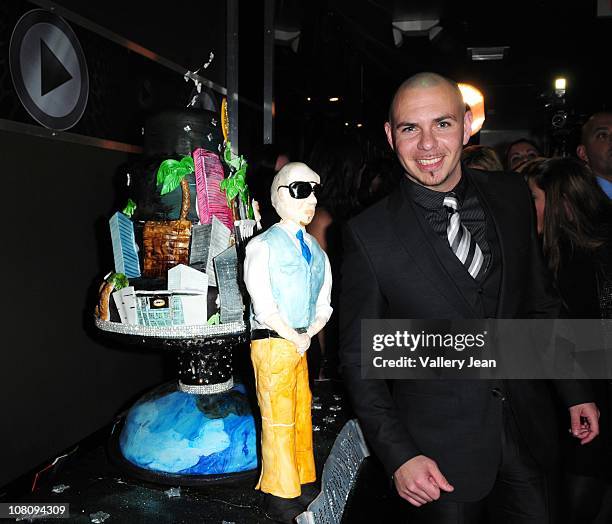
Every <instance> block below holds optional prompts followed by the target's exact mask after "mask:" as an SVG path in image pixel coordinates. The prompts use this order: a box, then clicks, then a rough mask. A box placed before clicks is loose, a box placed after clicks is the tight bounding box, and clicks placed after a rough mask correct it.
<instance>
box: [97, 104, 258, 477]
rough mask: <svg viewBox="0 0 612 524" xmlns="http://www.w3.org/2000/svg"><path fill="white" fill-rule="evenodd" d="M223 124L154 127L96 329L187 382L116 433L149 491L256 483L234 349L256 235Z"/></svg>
mask: <svg viewBox="0 0 612 524" xmlns="http://www.w3.org/2000/svg"><path fill="white" fill-rule="evenodd" d="M221 120H222V119H221V118H220V117H219V115H217V114H215V113H213V112H210V111H203V110H194V109H188V110H183V111H166V112H163V113H161V114H159V115H156V116H155V117H153V118H151V119H149V120H148V121H147V122H146V124H145V130H144V133H145V154H144V155H143V156H142V157H141V158H139V159H138V160H136V161H135V162H133V163H132V164H131V165H129V166H127V168H126V170H125V171H126V172H125V181H126V184H125V194H124V195H122V196H121V198H122V199H123V200H124V202H127V204H126V205H125V207H124V208H123V209H122V210H121V211H118V212H117V213H115V214H114V215H113V216H112V217H111V219H110V220H109V230H110V231H109V232H110V238H111V242H112V246H113V255H114V263H115V267H114V271H113V272H111V273H109V275H108V276H107V277H106V278H105V280H104V282H103V283H102V285H101V287H100V298H99V301H98V304H97V306H96V310H95V317H96V325H97V326H98V328H99V329H101V330H103V331H104V332H106V333H110V335H109V336H112V337H115V338H117V339H120V340H121V341H129V342H132V343H134V344H139V345H143V346H144V347H146V348H149V349H156V350H159V349H162V350H169V351H172V352H173V353H174V354H175V355H176V357H177V362H178V381H176V382H173V383H169V384H164V385H162V386H160V387H158V388H157V389H155V390H154V391H152V392H150V393H148V394H147V395H145V396H144V397H142V398H141V399H140V400H139V401H138V402H136V404H135V405H134V406H133V407H132V408H131V409H130V410H129V411H128V412H127V414H126V415H125V417H124V419H123V421H122V429H121V431H120V433H119V432H117V434H118V437H116V442H115V444H114V446H111V449H113V448H114V449H115V454H116V457H115V458H118V460H119V461H120V462H121V463H122V464H123V465H125V466H127V468H128V469H130V470H131V471H132V472H133V473H134V474H136V475H137V476H140V477H142V478H145V479H147V480H155V481H160V482H165V483H172V484H175V485H176V484H179V485H180V484H187V485H191V484H199V483H201V482H214V481H217V480H225V479H227V478H228V477H231V478H235V477H236V476H237V475H241V474H245V475H246V474H249V475H251V474H253V472H254V471H255V470H256V468H257V451H256V436H255V425H254V421H253V417H252V415H251V413H250V408H249V404H248V400H247V398H246V395H245V393H246V391H245V388H244V386H243V385H242V384H240V383H235V381H234V376H233V368H232V348H233V347H236V346H237V345H239V344H241V343H244V342H245V341H246V323H245V321H244V314H245V301H244V299H243V294H244V293H245V292H243V289H244V287H243V286H242V278H241V273H242V264H241V260H240V257H241V253H243V245H244V243H245V242H246V241H247V239H248V238H249V237H250V236H251V235H252V234H253V232H254V230H255V227H256V222H255V220H253V211H252V205H251V203H250V201H249V193H248V188H247V187H246V185H245V184H244V172H245V171H246V167H247V164H246V161H245V159H244V158H243V157H241V156H237V155H235V154H234V153H233V152H232V150H231V145H230V144H229V142H228V141H227V136H222V132H221V128H222V129H225V130H226V129H227V127H228V126H227V123H226V122H225V123H223V125H222V126H221V125H219V124H220V123H222V122H221Z"/></svg>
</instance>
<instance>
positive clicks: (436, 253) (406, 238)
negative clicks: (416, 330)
mask: <svg viewBox="0 0 612 524" xmlns="http://www.w3.org/2000/svg"><path fill="white" fill-rule="evenodd" d="M403 193H404V191H403V190H398V191H396V192H395V193H393V194H392V196H391V197H390V198H389V204H388V209H389V213H390V215H391V219H392V223H393V229H394V232H395V235H396V236H397V238H398V240H399V243H400V244H401V245H402V246H403V247H404V249H405V250H406V253H407V254H408V256H409V257H410V258H411V260H412V261H413V262H414V265H415V266H417V267H418V268H419V269H420V270H421V272H422V273H423V274H424V275H426V276H427V278H428V279H429V282H430V284H431V286H432V287H433V288H435V289H436V290H437V291H438V292H439V293H440V294H441V295H442V296H443V297H444V298H445V299H446V300H447V301H448V302H449V303H450V304H452V305H453V307H455V308H456V309H457V311H459V312H460V313H461V315H463V316H464V317H465V318H476V317H478V315H477V313H476V311H475V310H474V309H473V308H472V306H471V305H470V303H469V302H468V301H467V300H466V298H465V297H464V295H463V293H461V291H460V289H459V287H458V286H457V284H456V281H455V278H454V277H453V276H452V274H451V273H449V271H448V270H447V267H446V266H445V264H443V263H442V260H441V259H443V257H445V256H447V255H448V254H450V255H451V256H454V255H453V253H452V251H450V250H440V246H439V245H438V246H436V245H435V240H436V239H435V237H434V235H435V233H433V232H432V231H429V230H427V229H426V228H427V224H426V223H425V219H424V217H422V216H421V215H420V214H419V213H418V212H417V210H416V209H415V208H414V203H413V202H412V201H411V200H410V199H409V198H404V195H403ZM447 252H448V253H447ZM415 255H417V256H415ZM457 262H458V261H457ZM451 267H452V266H451ZM466 274H467V273H466Z"/></svg>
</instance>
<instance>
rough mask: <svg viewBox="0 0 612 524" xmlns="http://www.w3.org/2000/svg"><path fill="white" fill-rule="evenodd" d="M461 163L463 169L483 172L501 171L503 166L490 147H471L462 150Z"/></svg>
mask: <svg viewBox="0 0 612 524" xmlns="http://www.w3.org/2000/svg"><path fill="white" fill-rule="evenodd" d="M461 161H462V162H463V163H464V164H465V167H471V168H473V169H481V170H483V171H503V170H504V166H503V165H502V163H501V160H500V159H499V157H498V156H497V153H496V152H495V149H493V148H492V147H487V146H481V145H471V146H467V147H465V148H464V149H463V153H461Z"/></svg>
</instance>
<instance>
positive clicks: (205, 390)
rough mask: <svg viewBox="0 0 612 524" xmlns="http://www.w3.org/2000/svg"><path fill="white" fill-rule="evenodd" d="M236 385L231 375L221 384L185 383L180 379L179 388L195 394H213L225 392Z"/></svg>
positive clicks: (184, 391)
mask: <svg viewBox="0 0 612 524" xmlns="http://www.w3.org/2000/svg"><path fill="white" fill-rule="evenodd" d="M233 387H234V378H233V377H230V379H229V380H228V381H226V382H221V383H220V384H203V385H201V386H200V385H194V384H183V383H182V382H181V381H180V380H179V389H180V390H181V391H182V392H183V393H191V394H193V395H211V394H213V393H223V392H224V391H229V390H230V389H232V388H233Z"/></svg>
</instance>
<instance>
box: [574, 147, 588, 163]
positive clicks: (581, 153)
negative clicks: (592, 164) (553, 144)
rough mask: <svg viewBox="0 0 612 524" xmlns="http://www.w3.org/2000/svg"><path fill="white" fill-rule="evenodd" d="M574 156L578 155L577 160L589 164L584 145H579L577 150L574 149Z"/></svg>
mask: <svg viewBox="0 0 612 524" xmlns="http://www.w3.org/2000/svg"><path fill="white" fill-rule="evenodd" d="M576 154H577V155H578V158H579V159H580V160H582V161H583V162H585V163H587V164H588V163H589V157H588V156H587V154H586V147H584V145H582V144H580V145H579V146H578V147H577V148H576Z"/></svg>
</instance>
